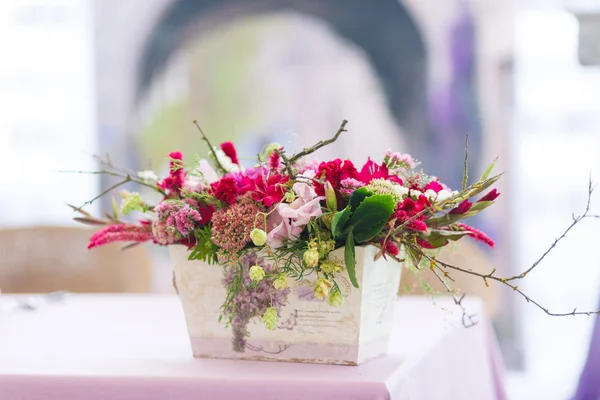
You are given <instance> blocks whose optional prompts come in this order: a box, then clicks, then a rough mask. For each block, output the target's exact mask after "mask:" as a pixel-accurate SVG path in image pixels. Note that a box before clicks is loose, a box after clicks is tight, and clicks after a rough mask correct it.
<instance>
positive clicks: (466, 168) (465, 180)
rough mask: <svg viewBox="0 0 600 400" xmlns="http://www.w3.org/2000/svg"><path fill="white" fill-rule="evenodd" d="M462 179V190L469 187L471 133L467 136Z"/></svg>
mask: <svg viewBox="0 0 600 400" xmlns="http://www.w3.org/2000/svg"><path fill="white" fill-rule="evenodd" d="M464 170H465V172H464V174H463V179H462V190H465V189H466V188H467V180H468V179H469V134H468V133H467V135H466V136H465V166H464Z"/></svg>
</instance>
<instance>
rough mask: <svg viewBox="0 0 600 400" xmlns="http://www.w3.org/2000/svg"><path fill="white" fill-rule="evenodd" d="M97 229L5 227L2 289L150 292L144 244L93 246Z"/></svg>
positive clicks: (0, 236) (0, 232) (0, 253)
mask: <svg viewBox="0 0 600 400" xmlns="http://www.w3.org/2000/svg"><path fill="white" fill-rule="evenodd" d="M93 233H94V230H92V229H88V228H78V227H54V226H52V227H51V226H40V227H31V228H14V229H13V228H11V229H0V290H2V292H3V293H42V292H52V291H58V290H68V291H72V292H96V293H98V292H106V293H110V292H128V293H141V292H148V291H150V288H151V264H150V259H149V257H148V255H147V253H146V249H145V247H144V246H136V247H133V248H130V249H128V250H121V246H119V245H107V246H104V247H101V248H98V249H94V250H88V249H87V244H88V239H89V237H90V236H91V235H92V234H93Z"/></svg>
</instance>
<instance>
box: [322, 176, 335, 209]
mask: <svg viewBox="0 0 600 400" xmlns="http://www.w3.org/2000/svg"><path fill="white" fill-rule="evenodd" d="M324 190H325V203H326V204H327V208H329V209H330V210H331V211H337V197H336V196H335V190H334V189H333V186H331V183H329V181H326V182H325V186H324Z"/></svg>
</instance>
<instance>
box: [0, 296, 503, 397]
mask: <svg viewBox="0 0 600 400" xmlns="http://www.w3.org/2000/svg"><path fill="white" fill-rule="evenodd" d="M6 300H10V298H8V299H7V296H4V297H0V302H1V301H6ZM446 300H447V299H437V300H435V301H434V300H431V299H427V298H419V297H416V298H412V297H408V298H402V299H400V300H398V304H397V305H398V306H397V311H396V323H395V328H394V329H395V331H394V333H393V339H392V343H391V346H390V347H391V348H390V354H389V355H388V356H386V357H382V358H380V359H377V360H374V361H371V362H369V363H366V364H364V365H361V366H358V367H349V366H330V365H311V364H292V363H269V362H255V361H230V360H206V359H194V358H192V356H191V349H190V345H189V342H188V337H187V332H186V328H185V323H184V319H183V312H182V310H181V307H180V305H179V302H178V299H177V298H176V297H175V296H169V295H164V296H158V295H73V296H71V297H69V298H68V299H66V300H65V301H64V302H63V303H58V304H50V305H47V306H44V307H42V308H40V309H38V310H36V311H13V312H4V313H0V399H1V400H34V399H35V400H42V399H44V400H49V399H60V400H71V399H86V400H125V399H127V400H135V399H140V400H142V399H143V400H153V399H181V400H187V399H218V400H228V399H260V400H268V399H290V400H295V399H311V400H320V399H323V400H325V399H327V400H337V399H356V400H367V399H368V400H374V399H382V400H383V399H402V400H405V399H410V400H416V399H417V400H420V399H424V400H425V399H427V400H433V399H435V400H441V399H476V400H486V399H504V397H505V396H504V391H503V387H502V365H501V361H500V358H499V356H498V352H497V346H496V341H495V338H494V336H493V334H492V331H491V329H490V326H489V323H488V322H487V321H486V319H485V316H484V315H482V311H481V303H480V302H478V301H476V300H472V301H470V302H468V303H467V305H468V307H469V309H470V311H474V312H478V313H479V319H480V320H481V323H480V324H479V325H477V326H476V327H474V328H469V329H465V328H463V327H462V326H461V324H460V322H459V317H460V314H459V313H457V312H456V310H455V309H454V307H453V306H452V304H451V303H450V302H448V301H446Z"/></svg>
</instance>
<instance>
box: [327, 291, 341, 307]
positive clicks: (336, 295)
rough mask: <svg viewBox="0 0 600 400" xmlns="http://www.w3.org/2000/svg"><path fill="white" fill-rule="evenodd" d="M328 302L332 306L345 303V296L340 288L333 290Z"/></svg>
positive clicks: (339, 305)
mask: <svg viewBox="0 0 600 400" xmlns="http://www.w3.org/2000/svg"><path fill="white" fill-rule="evenodd" d="M327 302H328V303H329V305H330V306H332V307H341V306H343V305H344V296H342V294H341V293H340V291H339V290H337V289H336V290H333V291H332V292H331V294H330V295H329V299H328V300H327Z"/></svg>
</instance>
